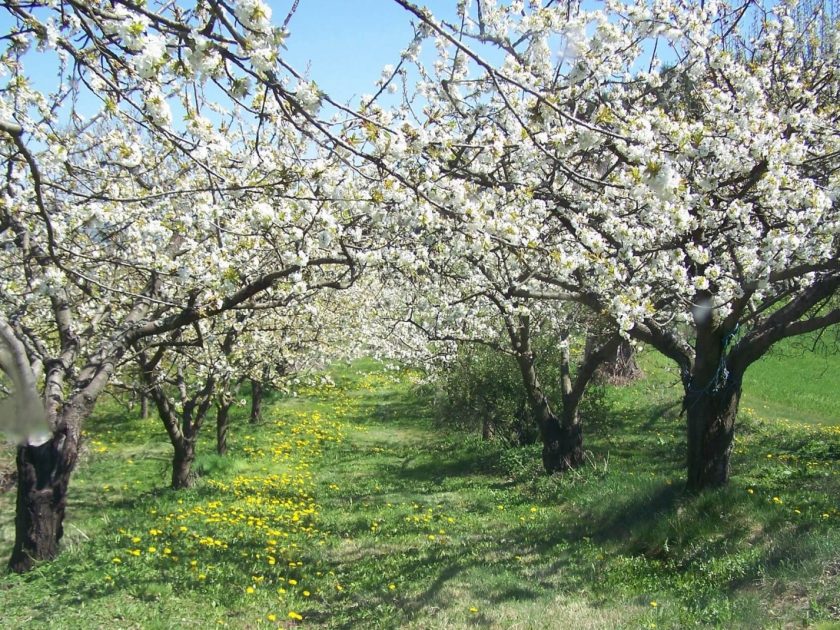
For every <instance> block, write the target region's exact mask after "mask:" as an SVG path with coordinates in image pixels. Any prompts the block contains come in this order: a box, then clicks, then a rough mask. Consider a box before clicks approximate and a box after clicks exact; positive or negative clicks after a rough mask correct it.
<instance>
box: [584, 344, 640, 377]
mask: <svg viewBox="0 0 840 630" xmlns="http://www.w3.org/2000/svg"><path fill="white" fill-rule="evenodd" d="M595 343H596V342H595V340H594V339H593V338H591V337H590V338H589V339H587V342H586V346H587V347H586V354H587V356H588V355H589V354H590V352H593V351H594V350H595V347H594V344H595ZM643 376H644V373H643V372H642V368H640V367H639V364H638V362H637V361H636V351H635V350H633V346H632V345H631V344H630V342H629V341H626V340H622V342H621V343H620V344H618V345H617V346H616V349H615V351H614V352H612V353H611V354H610V356H608V357H607V358H606V359H604V361H603V363H601V365H600V367H599V368H598V370H597V372H596V373H595V377H596V378H598V379H600V380H602V381H604V382H606V383H609V384H610V385H626V384H627V383H632V382H633V381H636V380H638V379H640V378H642V377H643Z"/></svg>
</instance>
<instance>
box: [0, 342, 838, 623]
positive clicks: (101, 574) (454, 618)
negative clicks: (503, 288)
mask: <svg viewBox="0 0 840 630" xmlns="http://www.w3.org/2000/svg"><path fill="white" fill-rule="evenodd" d="M812 358H813V357H805V359H804V360H809V359H812ZM819 360H820V361H824V362H827V363H829V364H830V365H829V366H828V367H826V369H825V370H823V371H822V374H823V376H822V377H821V378H823V379H825V380H822V381H818V380H817V379H816V378H814V377H813V374H811V368H810V367H808V366H805V367H804V368H802V374H803V376H798V374H800V373H799V372H797V371H796V370H794V369H793V368H792V367H791V366H790V365H789V364H784V366H782V364H781V363H778V365H776V364H769V363H766V362H762V364H760V365H758V366H756V370H755V373H754V375H753V377H752V378H751V380H749V381H748V382H746V383H745V399H744V405H743V413H742V414H741V417H740V421H739V431H738V436H737V443H736V450H735V454H734V457H733V479H732V482H731V484H730V486H729V487H727V488H726V489H724V490H720V491H715V492H708V493H705V494H703V495H701V496H699V497H692V496H688V495H686V494H684V493H683V492H682V480H683V476H684V473H683V452H684V429H683V421H682V419H681V418H679V404H678V402H677V401H678V399H679V391H678V388H677V387H676V374H675V372H673V370H672V369H671V368H670V367H669V366H668V365H667V364H665V363H664V362H662V361H660V360H659V359H658V358H657V357H656V356H655V355H653V354H649V355H643V364H644V367H645V370H646V372H647V378H645V379H644V380H642V381H639V382H637V383H635V384H633V385H631V386H629V387H625V388H620V389H609V390H607V392H606V400H605V409H606V413H604V414H602V415H599V416H597V417H593V418H590V419H589V423H588V426H587V437H586V440H587V448H588V449H589V450H590V451H591V453H592V456H591V459H590V461H589V463H588V464H587V466H585V467H584V468H583V469H582V470H580V471H577V472H575V473H573V474H570V475H567V476H565V477H562V478H561V477H553V478H548V477H545V476H543V475H542V474H540V471H539V456H538V449H536V448H532V447H526V448H516V449H506V448H503V447H502V446H501V445H499V444H494V443H489V442H482V441H480V440H479V439H478V438H477V436H471V435H464V434H463V433H461V434H456V433H454V432H451V431H450V430H448V429H447V427H442V426H438V425H436V423H435V421H434V419H433V417H434V414H433V410H432V408H431V407H430V397H429V396H428V391H427V389H426V388H425V387H424V386H422V385H421V384H420V383H419V379H418V375H417V374H413V373H410V372H396V371H389V370H385V369H383V367H382V366H381V365H379V364H376V363H373V362H361V363H357V364H355V365H354V366H352V368H349V367H347V368H341V369H337V370H335V371H334V373H333V375H332V376H333V380H334V383H335V384H334V385H329V386H328V385H323V386H320V387H315V388H311V389H309V390H305V391H302V392H301V393H300V394H301V395H300V396H297V397H290V398H285V399H279V400H277V401H275V402H274V403H273V404H272V405H271V406H270V408H269V412H268V413H267V414H266V415H267V418H266V421H265V422H264V423H263V424H261V425H258V426H252V425H248V424H247V423H245V421H244V413H241V414H240V416H239V417H237V418H236V419H235V420H236V422H237V424H236V426H235V427H234V429H233V431H232V440H231V449H232V452H231V453H230V454H229V455H228V456H227V457H224V458H222V457H218V456H215V455H209V454H208V455H203V456H202V457H201V458H200V460H199V461H198V463H197V466H196V468H197V471H198V472H199V473H200V477H199V478H198V480H197V483H196V485H195V487H194V488H193V489H190V490H188V491H180V492H175V491H172V490H169V489H166V488H165V487H166V485H167V481H168V477H169V472H168V465H169V464H168V458H169V455H170V448H171V447H169V446H168V444H167V443H166V440H165V436H164V434H163V432H162V427H160V426H159V425H158V422H157V421H156V420H146V421H141V420H139V419H137V418H136V417H135V416H133V415H132V414H131V413H128V412H126V411H125V410H122V409H119V408H118V407H116V406H113V407H110V408H108V409H107V410H106V411H105V412H102V413H100V414H99V415H98V416H97V417H96V418H95V420H94V421H93V422H91V423H90V424H89V425H88V428H87V433H88V441H87V446H86V449H85V454H84V458H83V462H82V464H81V465H80V467H79V470H78V473H77V474H76V476H75V477H74V480H73V484H72V486H71V493H72V494H71V502H70V507H69V510H68V519H67V526H66V536H65V549H64V553H63V554H62V555H61V556H60V558H59V559H58V560H56V561H55V562H52V563H49V564H45V565H42V566H39V567H37V568H36V569H35V570H34V571H32V572H31V573H29V574H27V575H24V576H17V575H8V574H6V575H0V625H2V627H4V628H17V627H50V628H53V629H59V628H74V629H75V628H99V627H109V628H199V627H200V628H207V627H231V628H269V627H282V628H291V627H298V626H300V627H324V628H400V627H404V628H418V629H419V628H441V629H443V628H471V627H476V628H534V629H544V628H684V627H692V626H699V627H720V628H788V627H791V628H792V627H809V626H810V627H817V628H837V627H840V624H839V623H838V622H840V500H838V497H840V466H838V461H840V419H838V418H837V410H838V408H840V386H838V383H837V380H838V376H837V375H838V373H840V370H838V369H837V368H839V367H840V363H838V361H837V359H836V358H829V359H825V358H820V359H819ZM802 361H803V359H802V357H798V358H796V357H795V358H794V359H793V363H795V364H797V365H799V364H800V362H802ZM832 366H833V367H832ZM759 368H760V369H759ZM794 380H797V381H798V384H796V386H793V381H794ZM815 383H816V384H815ZM789 385H790V387H788V386H789ZM789 392H798V393H801V397H792V396H793V395H792V394H790V393H789ZM205 432H206V439H207V441H206V442H203V443H202V445H201V449H202V451H203V452H204V453H211V452H212V444H211V443H210V442H209V440H210V435H211V434H212V427H207V428H206V431H205ZM13 507H14V497H13V493H12V492H5V493H3V494H0V549H2V550H3V553H4V554H5V553H7V552H8V550H9V549H10V547H11V540H12V534H13V528H12V519H13Z"/></svg>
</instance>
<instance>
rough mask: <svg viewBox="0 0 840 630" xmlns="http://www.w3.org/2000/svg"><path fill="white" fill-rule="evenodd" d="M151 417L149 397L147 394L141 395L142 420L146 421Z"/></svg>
mask: <svg viewBox="0 0 840 630" xmlns="http://www.w3.org/2000/svg"><path fill="white" fill-rule="evenodd" d="M148 417H149V397H148V396H146V394H140V418H141V419H142V420H145V419H146V418H148Z"/></svg>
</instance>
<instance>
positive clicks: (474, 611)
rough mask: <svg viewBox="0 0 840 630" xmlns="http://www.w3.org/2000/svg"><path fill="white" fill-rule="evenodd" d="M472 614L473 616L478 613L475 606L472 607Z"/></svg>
mask: <svg viewBox="0 0 840 630" xmlns="http://www.w3.org/2000/svg"><path fill="white" fill-rule="evenodd" d="M470 612H471V613H472V614H476V613H477V612H478V608H476V607H475V606H470Z"/></svg>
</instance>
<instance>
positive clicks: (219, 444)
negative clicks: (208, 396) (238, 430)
mask: <svg viewBox="0 0 840 630" xmlns="http://www.w3.org/2000/svg"><path fill="white" fill-rule="evenodd" d="M229 427H230V403H225V402H223V403H219V404H218V405H217V407H216V452H217V453H218V454H219V455H224V454H226V453H227V450H228V447H227V436H228V428H229Z"/></svg>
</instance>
